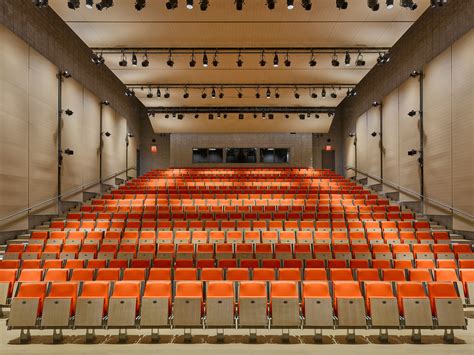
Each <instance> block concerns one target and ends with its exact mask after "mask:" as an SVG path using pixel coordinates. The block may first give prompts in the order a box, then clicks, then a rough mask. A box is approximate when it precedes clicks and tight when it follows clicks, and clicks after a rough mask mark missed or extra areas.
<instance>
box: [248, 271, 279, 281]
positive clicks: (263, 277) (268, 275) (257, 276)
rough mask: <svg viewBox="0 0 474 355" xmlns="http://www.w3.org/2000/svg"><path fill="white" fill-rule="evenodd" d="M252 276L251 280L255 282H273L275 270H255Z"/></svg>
mask: <svg viewBox="0 0 474 355" xmlns="http://www.w3.org/2000/svg"><path fill="white" fill-rule="evenodd" d="M252 276H253V277H252V280H255V281H273V280H275V270H274V269H271V268H255V269H254V270H253V275H252Z"/></svg>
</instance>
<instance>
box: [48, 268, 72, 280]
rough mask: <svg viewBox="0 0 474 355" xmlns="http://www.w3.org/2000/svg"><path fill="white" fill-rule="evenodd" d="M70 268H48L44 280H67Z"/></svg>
mask: <svg viewBox="0 0 474 355" xmlns="http://www.w3.org/2000/svg"><path fill="white" fill-rule="evenodd" d="M68 273H69V270H67V269H48V270H46V274H45V276H44V281H67V279H68Z"/></svg>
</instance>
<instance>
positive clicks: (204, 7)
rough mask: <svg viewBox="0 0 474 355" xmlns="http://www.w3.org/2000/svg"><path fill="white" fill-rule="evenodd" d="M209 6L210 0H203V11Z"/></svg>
mask: <svg viewBox="0 0 474 355" xmlns="http://www.w3.org/2000/svg"><path fill="white" fill-rule="evenodd" d="M208 6H209V0H201V4H200V7H201V11H206V10H207V7H208Z"/></svg>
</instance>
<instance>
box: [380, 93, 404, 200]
mask: <svg viewBox="0 0 474 355" xmlns="http://www.w3.org/2000/svg"><path fill="white" fill-rule="evenodd" d="M382 102H383V106H382V127H383V128H382V133H383V147H382V153H383V178H384V179H385V180H387V181H390V182H391V183H394V184H395V185H398V184H399V183H400V165H399V149H398V145H399V136H398V123H399V121H398V116H399V115H398V88H397V89H395V90H393V91H392V92H391V93H390V94H389V95H387V96H386V97H384V98H383V100H382ZM383 189H384V191H386V192H391V191H394V190H395V189H393V188H390V187H388V186H386V185H384V186H383Z"/></svg>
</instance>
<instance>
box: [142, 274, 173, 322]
mask: <svg viewBox="0 0 474 355" xmlns="http://www.w3.org/2000/svg"><path fill="white" fill-rule="evenodd" d="M143 298H166V299H167V300H168V316H169V315H170V314H171V304H172V303H171V282H169V281H148V282H147V283H146V286H145V291H144V293H143Z"/></svg>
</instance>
